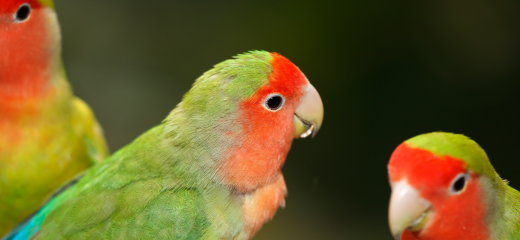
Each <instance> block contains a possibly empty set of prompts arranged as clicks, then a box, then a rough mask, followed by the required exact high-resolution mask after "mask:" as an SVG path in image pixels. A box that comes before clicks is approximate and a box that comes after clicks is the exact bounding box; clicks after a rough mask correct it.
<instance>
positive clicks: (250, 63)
mask: <svg viewBox="0 0 520 240" xmlns="http://www.w3.org/2000/svg"><path fill="white" fill-rule="evenodd" d="M322 120H323V105H322V102H321V99H320V96H319V94H318V92H317V91H316V89H315V88H314V87H313V86H312V85H311V84H310V82H309V81H308V80H307V78H306V77H305V76H304V75H303V73H302V72H301V71H300V70H299V69H298V68H297V67H296V66H295V65H294V64H293V63H291V62H290V61H289V60H287V59H286V58H284V57H282V56H281V55H279V54H277V53H268V52H265V51H252V52H249V53H246V54H242V55H238V56H236V57H235V58H234V59H231V60H227V61H224V62H222V63H220V64H217V65H215V67H214V68H213V69H211V70H209V71H207V72H206V73H204V74H203V75H202V76H201V77H199V78H198V79H197V80H196V81H195V83H194V84H193V86H192V88H191V90H190V91H189V92H188V93H186V94H185V95H184V97H183V99H182V102H181V103H179V104H178V105H177V107H176V108H175V109H174V110H173V111H171V112H170V114H169V115H168V116H167V117H166V119H165V120H164V121H163V122H162V123H161V124H160V125H158V126H156V127H154V128H152V129H150V130H149V131H147V132H145V133H144V134H142V135H141V136H139V137H138V138H137V139H136V140H134V141H133V142H132V143H130V144H129V145H127V146H126V147H123V148H122V149H120V150H119V151H117V152H116V153H114V154H113V155H112V156H110V157H108V158H107V159H105V160H104V161H103V162H101V163H100V164H97V165H95V166H94V167H92V168H91V169H89V170H88V171H86V172H85V175H84V176H83V177H78V179H75V180H73V181H71V182H70V183H69V184H67V185H66V186H65V187H63V189H61V191H59V192H58V193H56V195H55V196H54V197H53V198H52V199H50V200H49V201H48V202H47V204H46V205H45V206H44V207H43V208H41V209H40V210H39V211H38V213H37V214H36V215H34V217H33V218H32V219H30V220H29V221H28V222H27V223H26V224H25V226H24V227H23V229H21V230H20V231H18V232H17V231H16V230H15V232H13V233H12V234H11V237H8V238H7V239H11V238H12V239H19V240H20V239H24V240H25V239H250V238H251V237H252V236H253V235H254V234H255V232H257V231H258V230H259V229H260V228H261V227H262V225H263V224H264V223H265V222H266V221H268V220H270V219H271V218H272V217H273V216H274V214H275V212H276V210H277V209H278V207H279V206H284V204H285V200H284V197H285V195H286V186H285V182H284V178H283V176H282V173H281V168H282V165H283V163H284V161H285V158H286V156H287V153H288V152H289V149H290V147H291V143H292V139H293V138H300V137H301V138H303V137H307V136H310V135H312V136H314V134H316V132H317V131H318V129H319V128H320V126H321V124H322ZM16 232H17V233H16ZM15 234H17V235H16V236H15ZM13 236H14V237H13Z"/></svg>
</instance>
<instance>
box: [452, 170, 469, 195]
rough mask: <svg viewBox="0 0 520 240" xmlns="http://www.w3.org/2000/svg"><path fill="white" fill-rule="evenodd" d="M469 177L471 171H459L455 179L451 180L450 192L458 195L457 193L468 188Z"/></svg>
mask: <svg viewBox="0 0 520 240" xmlns="http://www.w3.org/2000/svg"><path fill="white" fill-rule="evenodd" d="M469 177H470V174H469V172H466V173H459V174H458V175H457V176H456V177H455V178H454V179H453V181H451V185H450V190H449V193H450V194H451V195H457V194H461V193H463V192H464V191H465V190H466V187H467V186H468V182H469Z"/></svg>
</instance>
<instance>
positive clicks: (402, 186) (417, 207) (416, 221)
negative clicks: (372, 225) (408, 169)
mask: <svg viewBox="0 0 520 240" xmlns="http://www.w3.org/2000/svg"><path fill="white" fill-rule="evenodd" d="M430 208H431V204H430V203H429V202H428V201H426V200H424V199H422V198H421V197H420V196H419V194H418V193H417V190H415V189H414V188H413V187H411V186H410V185H408V183H407V182H406V181H405V180H402V181H400V182H397V183H393V184H392V196H391V197H390V207H389V210H388V223H389V224H390V231H391V232H392V236H394V238H395V239H396V240H400V239H401V234H402V233H403V231H405V230H411V231H420V230H422V229H423V228H424V226H425V225H426V223H427V222H428V218H429V216H428V215H429V213H430Z"/></svg>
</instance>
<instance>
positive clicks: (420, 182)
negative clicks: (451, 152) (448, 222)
mask: <svg viewBox="0 0 520 240" xmlns="http://www.w3.org/2000/svg"><path fill="white" fill-rule="evenodd" d="M464 171H466V170H465V164H464V162H463V161H462V160H460V159H456V158H452V157H449V156H442V157H439V156H436V155H434V154H433V153H432V152H429V151H427V150H424V149H418V148H413V147H411V146H409V145H408V144H406V143H402V144H401V145H399V146H398V147H397V149H395V151H394V153H393V154H392V156H391V157H390V162H389V163H388V174H389V177H390V180H391V181H393V182H398V181H400V180H402V179H403V178H406V179H407V182H408V183H409V184H411V185H413V186H414V187H415V188H416V189H418V190H427V189H430V190H431V189H436V188H438V187H441V186H446V187H447V186H449V184H450V183H451V181H452V180H453V178H454V177H455V176H457V174H459V173H462V172H464Z"/></svg>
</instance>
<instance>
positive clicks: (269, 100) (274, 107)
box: [262, 93, 285, 112]
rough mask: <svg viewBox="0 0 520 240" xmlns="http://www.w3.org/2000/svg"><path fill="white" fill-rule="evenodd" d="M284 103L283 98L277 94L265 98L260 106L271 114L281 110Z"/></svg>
mask: <svg viewBox="0 0 520 240" xmlns="http://www.w3.org/2000/svg"><path fill="white" fill-rule="evenodd" d="M284 103H285V98H284V97H283V96H282V95H281V94H279V93H271V94H269V95H267V97H265V100H264V102H263V103H262V106H264V108H265V109H267V110H268V111H271V112H276V111H278V110H280V109H282V107H283V105H284Z"/></svg>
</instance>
